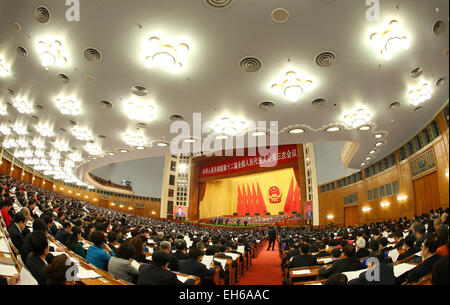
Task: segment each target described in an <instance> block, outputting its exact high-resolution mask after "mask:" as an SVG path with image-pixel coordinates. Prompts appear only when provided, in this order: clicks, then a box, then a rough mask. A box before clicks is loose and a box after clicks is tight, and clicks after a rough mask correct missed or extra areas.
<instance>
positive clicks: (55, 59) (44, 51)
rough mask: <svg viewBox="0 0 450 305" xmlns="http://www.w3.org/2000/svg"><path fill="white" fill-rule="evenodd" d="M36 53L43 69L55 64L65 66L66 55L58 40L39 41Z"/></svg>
mask: <svg viewBox="0 0 450 305" xmlns="http://www.w3.org/2000/svg"><path fill="white" fill-rule="evenodd" d="M37 51H38V52H39V54H40V55H41V64H42V65H43V66H44V67H48V66H50V65H55V64H56V65H58V66H59V67H61V66H64V65H66V64H67V55H66V53H65V51H64V48H63V45H62V43H61V41H59V40H45V41H44V40H41V41H39V42H38V44H37Z"/></svg>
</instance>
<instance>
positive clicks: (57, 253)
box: [50, 251, 67, 257]
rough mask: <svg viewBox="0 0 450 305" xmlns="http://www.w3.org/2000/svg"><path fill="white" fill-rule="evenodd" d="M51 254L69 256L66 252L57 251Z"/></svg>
mask: <svg viewBox="0 0 450 305" xmlns="http://www.w3.org/2000/svg"><path fill="white" fill-rule="evenodd" d="M50 253H51V254H53V256H55V257H56V256H58V255H61V254H64V255H66V256H67V254H66V252H58V251H55V252H50Z"/></svg>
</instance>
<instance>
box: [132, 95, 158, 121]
mask: <svg viewBox="0 0 450 305" xmlns="http://www.w3.org/2000/svg"><path fill="white" fill-rule="evenodd" d="M126 113H127V116H128V118H130V119H132V120H138V121H144V122H151V121H153V119H154V117H155V106H154V104H153V103H152V102H149V101H143V100H140V99H131V100H129V101H128V102H127V103H126Z"/></svg>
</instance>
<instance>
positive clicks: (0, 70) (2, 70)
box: [0, 58, 11, 77]
mask: <svg viewBox="0 0 450 305" xmlns="http://www.w3.org/2000/svg"><path fill="white" fill-rule="evenodd" d="M10 70H11V67H10V66H9V65H8V64H7V63H6V61H5V60H4V59H3V58H0V76H1V77H5V76H6V75H8V73H9V71H10Z"/></svg>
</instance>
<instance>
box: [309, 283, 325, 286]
mask: <svg viewBox="0 0 450 305" xmlns="http://www.w3.org/2000/svg"><path fill="white" fill-rule="evenodd" d="M305 285H310V286H313V285H320V286H322V285H323V284H322V283H314V284H305Z"/></svg>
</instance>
